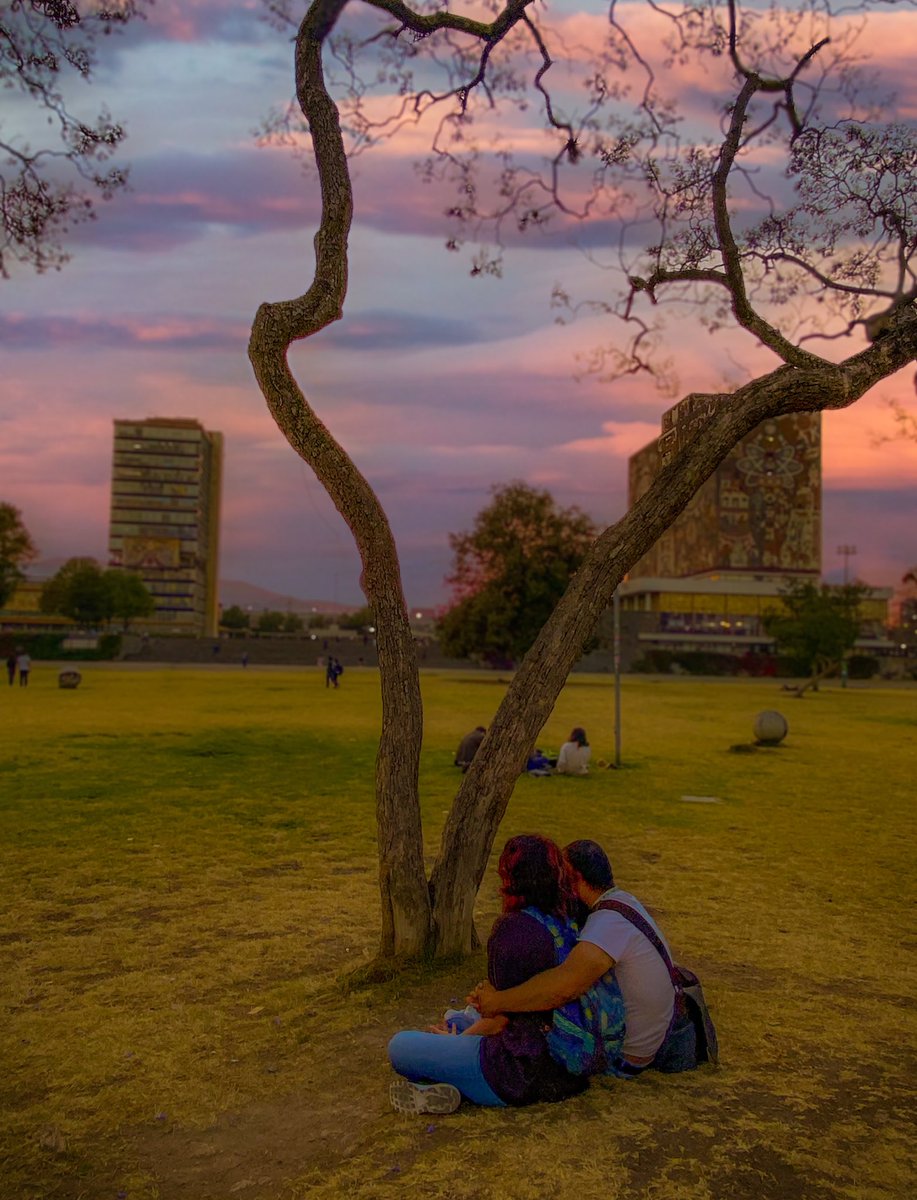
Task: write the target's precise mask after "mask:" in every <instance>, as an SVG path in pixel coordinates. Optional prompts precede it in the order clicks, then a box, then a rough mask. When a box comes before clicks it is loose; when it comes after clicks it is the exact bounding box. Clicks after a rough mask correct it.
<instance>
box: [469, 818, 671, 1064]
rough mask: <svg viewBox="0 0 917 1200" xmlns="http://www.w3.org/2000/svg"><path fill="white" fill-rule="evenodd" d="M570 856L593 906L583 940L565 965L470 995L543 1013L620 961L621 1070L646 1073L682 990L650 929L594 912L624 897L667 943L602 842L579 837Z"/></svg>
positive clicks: (492, 1012) (487, 1007)
mask: <svg viewBox="0 0 917 1200" xmlns="http://www.w3.org/2000/svg"><path fill="white" fill-rule="evenodd" d="M564 857H565V858H566V860H567V863H568V865H569V867H570V871H571V873H572V875H573V880H574V884H575V885H576V889H577V892H578V893H579V897H580V899H581V900H582V901H583V903H584V904H587V905H588V906H589V908H590V909H592V910H593V911H592V912H590V914H589V917H588V919H587V920H586V923H585V925H584V926H583V931H582V933H581V934H580V936H579V941H578V942H577V944H576V945H575V946H574V947H573V949H572V950H571V952H570V954H569V955H568V957H567V958H566V959H565V961H564V962H562V963H561V964H560V966H557V967H553V968H552V969H551V970H550V971H542V973H541V974H540V975H535V976H533V977H532V978H531V979H529V980H527V981H526V982H525V983H523V984H520V985H519V986H518V987H514V988H509V989H507V990H506V991H502V992H498V991H497V990H496V989H495V988H494V987H492V986H491V985H490V984H489V983H481V984H478V986H477V988H476V989H475V992H474V993H473V996H472V997H469V999H470V1000H471V1002H472V1003H473V1004H474V1005H475V1007H476V1008H477V1009H478V1010H479V1012H480V1013H481V1014H482V1016H485V1017H491V1016H496V1015H497V1014H498V1013H508V1012H541V1011H543V1010H545V1009H549V1008H560V1007H561V1006H562V1005H564V1004H566V1003H567V1002H568V1001H569V1000H573V999H575V998H576V997H577V996H581V995H582V994H583V992H585V991H586V989H587V988H589V987H591V986H592V984H594V983H595V982H596V981H597V980H598V979H600V978H601V977H602V976H603V975H604V974H605V972H606V971H608V970H610V969H611V968H614V972H615V976H616V977H617V980H618V983H619V985H620V987H621V994H622V996H623V997H624V1020H625V1029H626V1032H625V1035H624V1045H623V1046H622V1048H621V1058H620V1061H619V1062H618V1064H617V1066H618V1068H619V1074H623V1075H639V1074H640V1072H641V1071H643V1070H644V1069H645V1068H646V1067H648V1066H649V1065H650V1064H651V1063H652V1061H653V1059H654V1058H655V1056H656V1053H657V1052H658V1050H659V1047H660V1046H661V1045H662V1042H663V1040H664V1038H665V1035H666V1032H667V1031H668V1028H669V1025H670V1023H671V1020H672V1011H673V1007H674V1004H675V989H674V987H673V986H672V980H671V978H670V976H669V971H668V968H667V967H666V965H665V963H664V962H663V960H662V956H661V955H660V953H659V951H658V950H657V949H656V948H655V946H654V945H653V944H652V942H650V940H649V939H648V938H647V937H646V935H645V934H643V933H641V931H640V930H639V929H637V927H636V926H635V925H633V924H632V923H631V922H630V921H628V920H627V918H626V917H623V916H622V915H621V914H620V913H618V912H614V911H612V910H608V909H600V910H599V911H595V906H596V905H597V904H599V903H600V902H601V901H603V900H617V901H619V902H620V903H622V904H625V905H627V907H628V908H631V909H633V910H635V911H636V912H637V913H639V915H640V916H641V917H643V919H644V920H645V921H647V922H648V923H649V925H650V926H651V927H652V929H653V930H654V931H655V932H656V934H657V935H658V936H659V939H660V941H662V943H663V945H665V947H666V950H668V945H667V944H666V942H665V939H664V938H663V936H662V933H661V931H660V930H659V927H658V926H657V924H656V922H655V921H654V920H653V919H652V917H651V916H650V915H649V913H648V912H647V911H646V909H645V908H644V907H643V905H642V904H641V903H640V902H639V900H637V899H636V898H635V897H634V896H632V895H631V894H630V893H629V892H625V891H622V889H621V888H617V887H615V883H614V876H613V875H612V870H611V864H610V863H609V861H608V857H607V855H606V854H605V851H604V850H603V849H602V847H601V846H600V845H599V844H598V843H597V842H590V841H580V842H572V843H571V844H570V845H569V846H567V847H566V849H565V850H564Z"/></svg>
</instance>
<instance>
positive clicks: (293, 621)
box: [283, 612, 303, 633]
mask: <svg viewBox="0 0 917 1200" xmlns="http://www.w3.org/2000/svg"><path fill="white" fill-rule="evenodd" d="M302 629H303V620H302V617H301V616H300V615H299V613H292V612H291V613H284V617H283V632H284V633H302Z"/></svg>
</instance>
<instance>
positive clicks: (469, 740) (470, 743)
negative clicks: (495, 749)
mask: <svg viewBox="0 0 917 1200" xmlns="http://www.w3.org/2000/svg"><path fill="white" fill-rule="evenodd" d="M486 732H487V730H486V729H485V728H484V726H483V725H478V726H477V728H476V729H472V731H471V733H466V734H465V736H464V737H463V738H462V740H461V741H460V742H459V748H458V750H456V752H455V765H456V766H457V767H461V768H462V770H463V771H467V770H468V768H469V767H470V766H471V760H472V759H473V758H474V756H475V755H476V754H477V752H478V746H480V744H481V742H483V741H484V734H485V733H486Z"/></svg>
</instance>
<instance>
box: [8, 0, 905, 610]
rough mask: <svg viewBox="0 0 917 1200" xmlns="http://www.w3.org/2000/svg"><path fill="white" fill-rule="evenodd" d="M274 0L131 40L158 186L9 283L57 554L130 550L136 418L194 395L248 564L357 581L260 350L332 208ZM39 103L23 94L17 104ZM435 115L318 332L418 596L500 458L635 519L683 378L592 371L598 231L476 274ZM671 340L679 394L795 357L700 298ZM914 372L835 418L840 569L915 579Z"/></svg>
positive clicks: (374, 192)
mask: <svg viewBox="0 0 917 1200" xmlns="http://www.w3.org/2000/svg"><path fill="white" fill-rule="evenodd" d="M561 11H563V10H561ZM592 11H593V12H594V13H595V17H594V20H595V21H596V22H601V19H602V18H601V13H602V11H603V10H602V8H601V6H596V7H595V8H594V9H593V10H592ZM259 12H260V5H259V4H258V3H257V0H248V2H247V3H229V2H225V3H221V2H219V0H200V2H196V0H195V2H191V0H184V2H182V3H173V2H171V0H158V3H157V5H156V7H155V8H154V10H153V11H152V14H151V17H150V19H149V20H148V21H147V22H146V23H145V24H144V26H143V27H142V28H138V29H137V30H135V31H132V32H129V33H128V34H127V35H126V36H124V37H122V38H120V39H117V40H115V39H112V40H111V41H110V42H109V43H108V44H106V46H105V47H104V58H103V59H102V61H101V63H100V66H99V69H98V71H97V77H96V81H95V82H94V84H93V85H92V87H91V89H87V90H86V97H85V99H86V103H87V104H88V105H89V111H92V112H94V111H95V109H96V108H97V107H98V105H99V104H100V103H103V102H104V103H106V104H107V105H108V106H109V107H110V109H111V111H112V113H113V114H115V115H116V116H117V117H118V118H119V119H122V118H123V119H124V120H125V121H126V123H127V126H128V131H129V139H128V141H127V143H126V145H125V147H124V149H123V151H122V152H121V154H120V155H119V162H120V161H123V162H125V163H127V162H129V163H130V164H131V167H132V184H133V189H132V191H131V193H130V194H128V195H126V196H123V197H121V198H119V199H118V200H116V201H114V202H112V203H111V204H109V205H104V206H102V208H101V210H100V214H99V219H98V221H96V222H94V223H92V224H91V225H87V226H84V227H82V228H81V229H79V230H77V231H76V232H75V233H74V234H73V236H72V238H71V241H70V249H71V251H72V254H73V258H72V261H71V262H70V263H69V264H67V265H66V266H65V267H64V269H63V271H62V272H60V273H53V272H52V273H49V274H47V275H43V276H35V275H33V274H31V273H29V272H28V271H27V270H25V269H23V268H17V269H16V271H15V273H14V276H13V278H12V279H11V280H8V281H4V282H0V345H2V347H3V368H2V392H0V431H2V436H0V479H2V487H0V500H4V501H9V502H12V503H13V504H15V505H17V506H18V507H19V508H20V509H21V510H22V513H23V517H24V519H25V521H26V524H27V526H28V527H29V529H30V531H31V532H32V535H33V537H34V539H35V541H36V543H37V544H38V547H39V549H40V552H41V555H42V557H43V558H46V559H59V558H66V557H69V556H71V555H74V554H90V555H94V556H96V557H98V558H100V559H104V558H105V554H106V539H107V526H108V503H109V484H110V472H111V439H112V421H113V419H114V418H116V417H118V418H143V417H150V416H181V417H193V418H196V419H197V420H199V421H201V422H202V424H204V425H205V427H206V428H208V429H216V430H220V431H222V432H223V434H224V435H225V439H226V471H225V487H224V519H223V528H222V565H221V575H222V576H223V577H224V578H230V579H243V580H247V581H249V582H252V583H256V584H259V585H261V586H263V587H267V588H271V589H273V590H275V591H278V592H281V593H283V594H288V595H291V596H297V597H302V598H308V599H324V600H337V601H339V602H343V603H353V604H354V605H356V604H358V603H361V596H360V592H359V587H358V582H357V577H358V565H357V560H356V556H355V553H354V551H353V549H352V546H351V542H350V536H349V533H348V531H347V529H346V527H345V526H344V524H343V523H342V521H341V520H340V519H339V518H338V516H337V514H336V513H335V511H334V509H333V507H332V506H331V505H330V502H329V501H328V500H327V499H326V498H325V496H324V493H323V491H322V489H321V487H320V485H319V484H318V483H317V482H316V480H315V479H314V477H313V476H312V475H311V473H310V472H309V470H308V468H307V467H306V466H305V465H304V464H303V463H302V462H301V461H300V460H299V459H298V458H297V457H296V455H295V454H294V452H293V451H292V450H291V449H290V448H289V446H288V445H287V443H286V442H285V441H284V439H283V437H282V436H281V434H280V433H279V431H278V430H277V428H276V426H275V425H274V423H273V421H272V419H271V417H270V416H269V414H268V412H267V410H266V407H265V404H264V402H263V400H262V398H261V396H260V393H259V391H258V389H257V387H256V385H255V383H254V379H253V377H252V374H251V370H250V367H249V364H248V360H247V357H246V353H245V349H246V342H247V338H248V329H249V325H250V322H251V318H252V316H253V314H254V312H255V310H256V308H257V306H258V304H259V303H260V302H261V301H262V300H266V299H270V300H279V299H283V298H288V297H292V296H294V295H297V294H299V293H300V292H301V291H303V290H304V289H305V287H306V286H307V285H308V283H309V282H310V280H311V268H312V250H311V238H312V235H313V233H314V228H315V218H316V211H317V210H316V188H315V184H314V180H313V179H312V178H311V177H310V176H309V175H307V174H305V173H304V172H303V170H302V167H301V166H300V165H299V163H298V162H297V161H296V159H295V158H294V156H293V155H292V153H291V152H290V151H289V150H287V149H283V148H279V147H271V148H263V147H258V146H256V144H255V138H254V130H255V128H256V126H257V125H258V123H259V120H260V118H261V117H262V116H263V115H264V114H265V113H266V112H267V111H268V110H269V109H270V108H271V106H273V105H278V104H282V103H284V102H285V101H286V99H287V97H288V94H289V91H290V89H291V47H290V44H289V40H288V38H287V37H286V36H284V35H282V34H279V33H277V32H276V31H274V30H272V29H270V28H269V27H268V26H267V25H266V24H264V23H263V22H262V21H260V20H259ZM870 22H871V25H870V29H869V31H867V35H866V39H865V41H866V44H868V45H869V46H872V45H875V46H884V47H886V49H885V50H883V52H882V54H883V57H882V59H881V62H880V64H879V65H881V67H882V78H883V83H884V84H885V85H887V86H889V87H893V88H894V87H897V89H898V92H899V96H898V100H897V102H896V103H897V104H898V106H899V108H898V116H899V117H900V119H902V120H907V121H913V120H914V119H915V116H917V84H915V83H914V82H912V80H913V63H914V61H915V58H917V28H915V25H917V18H915V17H914V16H913V15H911V14H903V13H897V14H896V13H888V14H885V15H884V16H881V17H880V16H874V17H871V18H870ZM598 28H599V25H597V26H596V29H598ZM585 36H587V37H588V31H585ZM888 47H891V49H887V48H888ZM706 86H707V85H706V84H705V83H704V81H703V80H701V79H695V80H693V81H692V82H691V88H692V89H693V90H692V91H690V93H687V92H686V95H689V100H688V101H686V102H688V103H697V104H698V105H700V102H701V100H702V99H704V88H705V87H706ZM7 95H8V94H7ZM17 115H18V116H20V117H21V116H22V113H21V112H19V113H18V114H17V108H16V106H15V105H12V106H9V107H8V109H7V118H6V119H7V120H12V119H14V118H15V117H16V116H17ZM425 136H426V134H425V132H424V131H418V130H411V131H408V132H407V133H406V135H405V136H404V137H403V138H400V139H396V140H393V141H391V142H389V143H386V144H383V145H381V146H379V147H376V148H374V149H373V150H372V151H370V152H369V153H367V154H365V155H363V156H361V157H360V158H359V159H358V160H356V161H355V163H354V177H355V198H356V215H355V223H354V229H353V233H352V236H351V254H352V258H351V276H350V278H351V286H350V294H349V298H348V302H347V307H346V311H345V319H344V320H343V321H340V322H338V323H337V324H336V325H334V326H333V327H331V328H330V329H328V330H326V331H325V332H324V333H323V334H321V335H320V337H319V338H317V339H315V340H314V341H313V342H312V343H310V344H309V345H308V346H306V347H301V348H297V350H296V351H294V354H293V357H292V361H293V365H294V368H295V369H296V371H297V374H298V377H299V378H300V380H301V383H302V385H303V387H304V390H305V392H306V394H307V395H308V396H309V398H310V400H311V401H312V402H313V403H314V405H315V407H316V409H317V411H318V412H319V414H320V415H321V416H322V418H323V419H324V420H325V421H326V423H327V424H328V425H329V426H330V428H331V430H332V432H334V434H335V435H336V436H337V437H338V438H339V439H340V440H341V441H342V443H343V444H344V446H345V447H346V448H347V450H348V451H349V452H350V453H351V455H352V456H353V457H354V459H355V460H356V462H357V464H358V465H359V466H360V467H361V469H362V470H363V471H364V472H365V474H366V475H367V476H368V477H369V479H370V481H371V482H372V483H373V484H374V485H375V487H376V488H377V490H378V491H379V493H380V495H381V497H382V500H383V503H384V505H385V507H386V509H387V510H388V512H389V514H390V517H391V520H392V524H393V527H394V530H395V534H396V538H397V540H398V543H399V547H400V553H401V558H402V567H403V572H404V578H405V588H406V593H407V597H408V600H409V603H411V604H412V605H425V604H434V603H438V602H441V601H442V600H443V599H444V598H445V596H446V588H445V585H444V582H443V577H444V575H445V574H446V572H447V569H448V566H449V557H450V555H449V547H448V541H447V534H448V533H449V532H450V531H458V530H461V529H464V528H467V527H468V526H469V525H470V524H471V522H472V520H473V517H474V514H475V513H476V512H477V511H478V510H479V509H480V508H481V507H482V505H483V504H485V503H486V502H487V499H488V494H489V489H490V487H491V486H492V485H493V484H497V483H504V482H508V481H509V480H512V479H525V480H528V481H529V482H531V483H533V484H537V485H539V486H544V487H547V488H549V489H550V490H551V491H552V492H553V493H554V494H555V496H556V497H557V499H558V500H559V501H561V502H562V503H564V504H578V505H580V506H581V507H582V508H584V509H586V510H587V511H588V512H589V513H590V514H591V515H592V516H593V517H594V518H595V519H596V520H597V521H599V522H602V523H608V522H611V521H614V520H616V519H617V518H618V517H620V516H621V515H622V513H623V511H624V507H625V499H626V467H627V457H628V455H630V454H632V453H633V452H634V451H635V450H637V449H638V448H640V447H641V446H642V445H644V444H645V443H646V442H647V441H649V440H650V439H651V438H652V437H654V436H655V435H656V433H657V432H658V428H659V417H660V415H661V413H662V412H663V410H664V409H666V408H668V407H669V406H670V405H671V403H672V402H673V399H672V398H669V397H666V396H663V395H660V394H659V393H658V392H657V391H656V390H655V389H653V388H652V387H651V386H650V385H649V384H648V383H647V382H635V381H633V380H631V381H629V382H628V381H625V382H618V383H614V384H609V383H605V382H602V381H601V380H600V379H599V378H597V377H596V376H589V375H587V376H585V377H580V372H579V368H580V366H581V362H582V360H581V359H578V355H583V354H588V353H589V351H590V350H591V349H593V348H594V347H595V346H596V345H597V344H599V343H601V342H602V340H603V338H604V339H607V338H608V337H609V336H611V329H610V326H609V324H608V323H607V318H601V317H597V316H593V317H589V318H584V319H582V320H577V321H575V322H573V323H571V324H568V325H558V324H556V323H555V317H556V313H555V312H553V311H552V310H551V307H550V298H551V290H552V287H553V286H554V285H555V284H562V285H563V286H564V287H565V288H566V289H567V290H570V291H571V292H573V293H575V294H577V295H579V296H581V297H597V296H601V295H602V294H603V289H607V288H609V287H610V286H611V283H612V281H611V280H610V279H609V278H608V273H607V272H603V271H602V270H601V269H600V268H597V266H596V265H595V263H594V262H593V261H591V258H592V257H594V255H595V253H598V254H599V256H600V251H597V250H596V247H597V246H598V245H599V242H598V233H597V231H596V230H592V231H591V232H589V231H583V230H581V231H579V232H564V231H559V232H558V233H555V234H554V235H552V236H544V237H542V236H540V235H538V234H537V233H536V234H535V235H533V236H532V237H530V238H527V239H522V238H515V239H513V244H512V245H510V247H509V248H508V253H507V258H506V263H505V270H504V274H503V277H502V278H493V277H490V276H485V277H483V278H471V277H470V275H469V271H468V259H467V256H462V255H460V254H450V253H448V252H447V251H446V249H445V245H444V243H445V239H446V236H447V228H446V225H445V223H444V221H443V219H442V217H441V213H442V210H443V207H444V204H445V203H447V202H448V197H447V196H445V194H444V193H437V192H436V190H435V189H431V188H428V187H425V186H424V185H423V184H422V183H420V182H419V181H418V177H417V174H416V172H415V170H414V168H413V164H414V162H415V161H416V160H417V159H418V158H419V157H420V156H421V155H422V153H423V150H424V137H425ZM577 243H579V245H578V244H577ZM587 251H589V252H593V253H592V254H590V253H587ZM852 348H853V347H851V349H852ZM667 352H668V353H669V354H671V355H672V356H673V357H674V359H675V361H676V367H677V371H678V375H679V380H680V384H681V390H680V391H679V392H678V393H677V395H676V397H675V398H676V399H677V398H678V396H680V395H682V394H684V393H685V392H689V391H697V390H702V389H704V388H709V387H713V388H720V387H722V385H723V380H724V379H727V378H730V379H733V380H735V379H740V380H741V379H744V378H745V377H746V376H745V375H743V374H742V373H741V370H739V369H738V368H737V364H738V366H739V367H742V368H746V369H747V368H751V369H758V370H763V369H767V368H768V367H770V366H771V365H773V359H772V358H770V357H769V356H768V355H766V354H765V353H764V352H762V351H761V350H760V349H757V348H755V347H753V346H751V345H750V344H749V343H748V342H747V340H746V339H739V338H736V337H734V336H733V337H732V338H728V337H726V338H722V339H720V340H715V339H711V338H710V337H709V336H708V335H707V334H706V332H705V331H703V330H701V329H700V328H699V326H698V325H697V324H695V323H694V322H692V321H691V320H688V319H685V320H684V321H682V322H681V323H679V324H677V325H675V326H673V327H672V330H671V337H670V341H669V343H668V345H667ZM912 376H913V371H912V370H910V371H907V372H903V373H901V374H900V375H899V376H897V377H895V378H894V379H890V380H888V381H886V382H885V383H884V384H883V385H880V386H879V387H878V388H876V389H875V390H874V391H873V392H872V393H870V394H869V395H868V396H867V397H866V398H865V399H864V400H862V401H860V402H859V403H858V404H857V405H855V406H854V407H853V408H851V409H849V410H847V411H845V412H843V413H837V414H830V415H827V416H826V417H825V418H824V488H825V494H824V555H823V563H824V569H825V572H826V574H827V575H829V577H835V578H836V577H838V576H839V573H840V570H841V565H842V564H841V560H840V559H839V557H838V556H837V554H836V553H835V549H836V547H837V546H838V545H839V544H840V543H852V544H855V545H856V546H857V547H858V554H857V557H856V558H855V559H854V560H853V564H852V565H853V569H854V571H855V572H856V573H857V574H859V575H860V576H861V577H862V578H864V579H865V580H867V581H868V582H870V583H873V584H881V585H895V584H897V583H898V581H899V580H900V578H901V575H902V574H903V573H904V571H905V570H906V569H907V568H908V567H910V566H912V565H913V564H914V562H915V561H917V535H915V528H917V521H915V515H917V445H915V444H913V443H908V442H904V441H892V442H887V443H885V444H883V445H876V444H875V442H876V436H875V435H879V434H881V433H882V432H891V431H892V429H893V421H892V418H891V414H890V411H889V409H888V406H887V405H888V401H889V400H891V399H897V400H900V401H902V402H904V403H906V404H908V405H910V406H911V407H912V410H913V407H914V405H915V400H914V389H913V384H912Z"/></svg>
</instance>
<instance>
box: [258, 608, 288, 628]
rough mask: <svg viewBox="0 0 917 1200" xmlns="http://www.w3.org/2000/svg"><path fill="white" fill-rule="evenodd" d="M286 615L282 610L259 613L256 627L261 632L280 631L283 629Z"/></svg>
mask: <svg viewBox="0 0 917 1200" xmlns="http://www.w3.org/2000/svg"><path fill="white" fill-rule="evenodd" d="M283 621H284V615H283V613H282V612H269V611H266V612H263V613H259V615H258V623H257V625H256V626H255V628H256V629H257V630H258V632H259V633H280V631H281V630H282V629H283Z"/></svg>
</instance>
